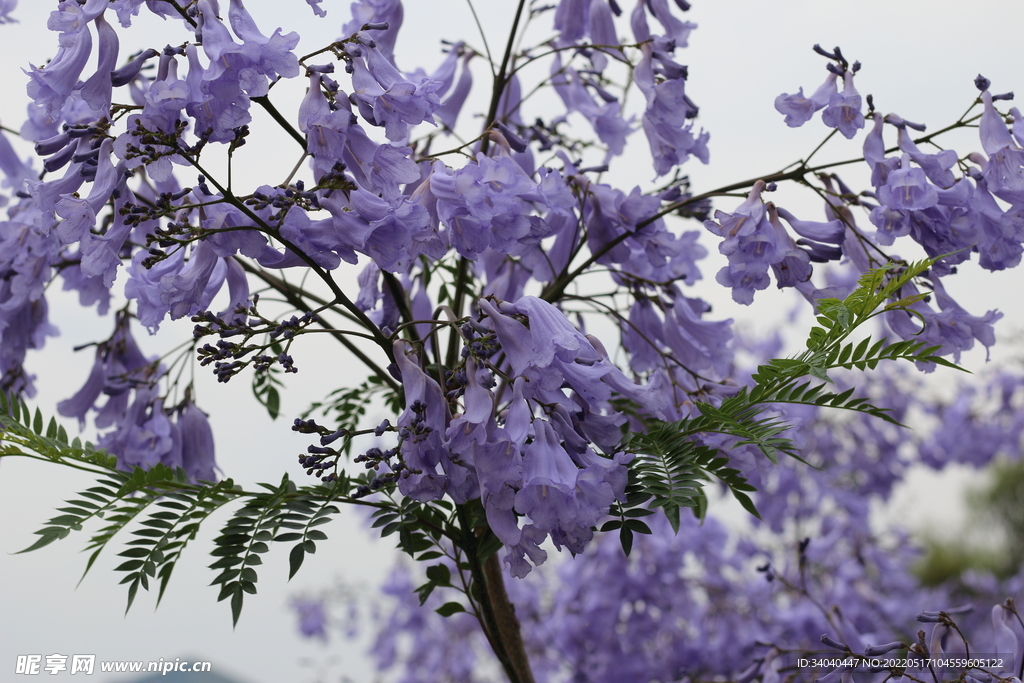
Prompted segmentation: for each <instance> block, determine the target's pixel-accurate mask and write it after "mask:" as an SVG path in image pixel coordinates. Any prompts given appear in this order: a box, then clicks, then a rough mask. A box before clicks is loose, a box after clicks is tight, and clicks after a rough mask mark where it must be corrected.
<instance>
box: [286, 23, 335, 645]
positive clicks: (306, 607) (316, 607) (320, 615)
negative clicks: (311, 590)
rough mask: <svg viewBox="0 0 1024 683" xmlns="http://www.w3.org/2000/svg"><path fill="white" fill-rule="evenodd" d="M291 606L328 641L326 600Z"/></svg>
mask: <svg viewBox="0 0 1024 683" xmlns="http://www.w3.org/2000/svg"><path fill="white" fill-rule="evenodd" d="M321 11H322V10H321ZM325 14H326V13H325ZM321 16H322V15H321ZM291 606H292V609H293V610H295V616H297V617H298V618H299V633H301V634H302V635H303V636H305V637H306V638H320V639H321V640H323V641H325V642H326V641H327V609H326V606H325V605H324V601H323V600H317V599H314V598H295V599H294V600H292V603H291Z"/></svg>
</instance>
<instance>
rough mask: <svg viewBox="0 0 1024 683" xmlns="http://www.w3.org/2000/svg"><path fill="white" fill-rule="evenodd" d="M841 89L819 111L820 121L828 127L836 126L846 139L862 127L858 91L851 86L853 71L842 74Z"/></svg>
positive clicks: (862, 120) (862, 121)
mask: <svg viewBox="0 0 1024 683" xmlns="http://www.w3.org/2000/svg"><path fill="white" fill-rule="evenodd" d="M843 84H844V85H843V91H842V92H840V93H833V94H832V95H831V96H830V97H829V101H828V107H826V108H825V111H823V112H822V113H821V121H822V123H824V124H825V125H826V126H828V127H829V128H838V129H839V132H840V133H842V134H843V135H844V136H845V137H846V138H847V139H848V140H849V139H851V138H852V137H853V136H854V135H856V134H857V131H858V130H859V129H861V128H863V127H864V115H863V114H862V113H861V111H860V107H861V99H860V93H858V92H857V89H856V88H855V87H853V72H851V71H847V72H846V73H845V74H843Z"/></svg>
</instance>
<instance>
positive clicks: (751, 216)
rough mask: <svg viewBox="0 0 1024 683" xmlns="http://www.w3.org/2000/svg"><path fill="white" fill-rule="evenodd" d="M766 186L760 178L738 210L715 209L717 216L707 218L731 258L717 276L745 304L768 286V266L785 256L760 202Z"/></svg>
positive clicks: (725, 252)
mask: <svg viewBox="0 0 1024 683" xmlns="http://www.w3.org/2000/svg"><path fill="white" fill-rule="evenodd" d="M764 189H765V183H764V181H762V180H759V181H757V182H756V183H755V184H754V187H753V188H752V189H751V190H750V194H749V195H748V196H747V199H746V201H745V202H743V203H742V204H740V206H738V207H737V208H736V211H735V213H731V214H729V213H724V212H722V211H715V220H707V221H704V227H705V228H707V229H708V230H710V231H711V232H712V233H714V234H716V235H718V236H719V237H722V238H723V240H722V243H721V244H720V245H719V246H718V250H719V251H720V252H721V253H723V254H725V256H727V257H728V259H729V265H727V266H725V267H724V268H722V269H721V270H719V271H718V274H717V275H716V276H715V279H716V280H717V281H718V283H719V284H721V285H723V286H725V287H730V288H732V298H733V299H734V300H735V301H736V302H737V303H741V304H745V305H749V304H750V303H751V302H752V301H753V300H754V291H755V290H760V289H765V288H767V287H768V282H769V277H768V266H769V265H771V264H776V263H778V262H779V261H781V260H782V258H783V257H784V253H783V252H782V251H781V250H780V249H779V246H778V235H777V233H776V230H775V228H774V227H772V225H771V224H770V223H769V222H768V219H767V212H766V211H765V205H764V203H762V202H761V192H763V191H764Z"/></svg>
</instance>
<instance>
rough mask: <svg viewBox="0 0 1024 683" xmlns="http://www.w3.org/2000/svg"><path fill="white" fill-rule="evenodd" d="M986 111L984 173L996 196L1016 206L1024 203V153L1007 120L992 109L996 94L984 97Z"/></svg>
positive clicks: (981, 132)
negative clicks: (1007, 125) (1008, 126)
mask: <svg viewBox="0 0 1024 683" xmlns="http://www.w3.org/2000/svg"><path fill="white" fill-rule="evenodd" d="M981 99H982V101H983V102H984V105H985V110H984V112H983V113H982V116H981V121H980V122H979V124H978V133H979V135H980V136H981V145H982V148H983V149H984V150H985V153H986V154H988V157H989V158H988V162H987V163H986V164H985V167H984V169H982V173H983V174H984V177H985V182H986V183H987V184H988V187H989V189H990V190H991V191H992V194H994V195H995V196H997V197H999V198H1000V199H1003V200H1005V201H1007V202H1011V203H1014V204H1022V203H1024V150H1022V149H1021V147H1020V146H1019V145H1018V144H1017V143H1016V141H1015V140H1014V139H1013V136H1012V135H1011V134H1010V130H1009V129H1008V128H1007V127H1006V124H1005V123H1004V122H1003V117H1002V116H1001V115H1000V114H999V112H997V111H996V110H995V107H994V106H992V94H991V93H990V92H988V91H987V90H986V91H985V92H983V93H982V94H981Z"/></svg>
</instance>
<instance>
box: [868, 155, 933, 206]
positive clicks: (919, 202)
mask: <svg viewBox="0 0 1024 683" xmlns="http://www.w3.org/2000/svg"><path fill="white" fill-rule="evenodd" d="M878 199H879V201H881V202H882V203H883V204H885V205H886V206H888V207H889V208H891V209H898V210H902V211H920V210H922V209H928V208H931V207H933V206H935V205H936V204H937V203H938V201H939V194H938V191H937V190H936V189H935V186H934V185H932V184H931V183H929V182H928V178H927V176H926V175H925V172H924V170H923V169H920V168H914V167H912V166H911V165H910V155H909V154H904V155H903V158H902V159H901V161H900V167H899V168H898V169H895V170H893V171H891V172H890V173H889V176H888V178H887V179H886V183H885V185H883V186H882V187H880V188H879V189H878Z"/></svg>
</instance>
